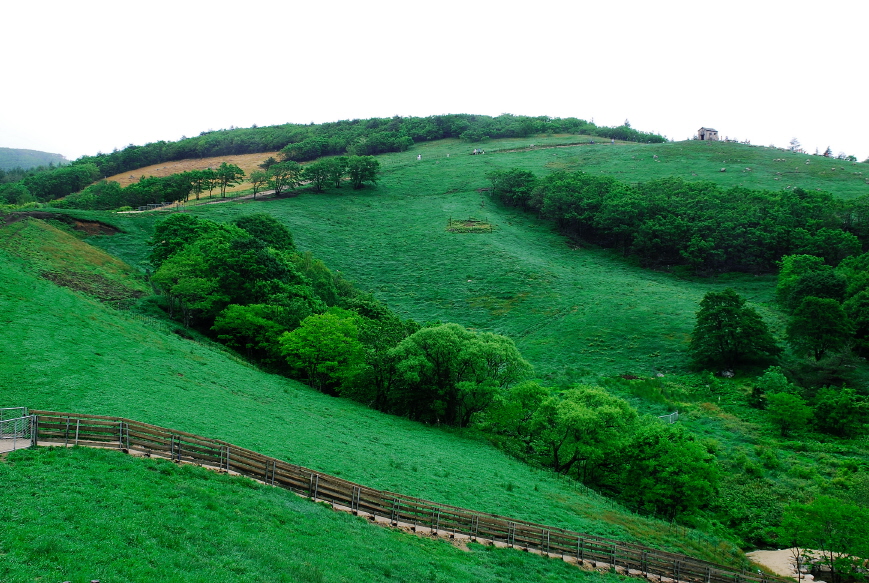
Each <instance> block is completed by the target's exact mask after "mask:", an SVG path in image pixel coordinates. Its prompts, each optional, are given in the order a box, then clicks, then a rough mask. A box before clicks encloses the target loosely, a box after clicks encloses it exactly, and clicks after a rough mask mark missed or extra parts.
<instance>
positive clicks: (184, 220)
mask: <svg viewBox="0 0 869 583" xmlns="http://www.w3.org/2000/svg"><path fill="white" fill-rule="evenodd" d="M220 231H222V232H225V233H226V234H228V235H229V234H231V233H232V229H231V227H228V226H226V225H222V224H220V223H216V222H214V221H210V220H208V219H200V218H199V217H196V216H193V215H188V214H186V213H176V214H170V215H169V216H168V217H166V218H165V219H163V220H162V221H160V222H158V223H157V224H156V225H154V234H153V235H151V238H150V240H149V241H148V243H149V245H150V246H151V255H150V260H151V263H152V264H154V266H156V267H159V266H160V265H161V264H162V263H163V261H165V260H166V259H167V258H168V257H169V256H170V255H172V254H173V253H176V252H178V251H180V250H181V249H183V248H184V247H185V246H187V245H189V244H191V243H193V242H194V241H196V240H197V239H199V238H202V237H205V236H206V235H213V234H215V233H217V232H220ZM236 233H240V232H239V231H236Z"/></svg>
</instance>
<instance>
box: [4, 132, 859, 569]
mask: <svg viewBox="0 0 869 583" xmlns="http://www.w3.org/2000/svg"><path fill="white" fill-rule="evenodd" d="M571 142H573V143H571ZM531 144H534V147H533V148H532V147H531ZM484 148H485V149H486V154H485V155H482V156H469V155H467V154H468V152H469V150H470V149H472V148H469V147H468V144H466V143H462V142H459V141H458V140H443V141H439V142H432V143H426V144H422V145H417V146H414V148H413V150H412V151H409V152H403V153H396V154H387V155H384V156H381V157H380V158H379V159H380V161H381V164H382V166H383V173H382V177H381V180H380V181H379V183H378V185H377V186H376V187H375V188H368V189H364V190H362V191H352V190H350V189H349V188H343V189H340V190H335V189H333V190H329V191H327V192H325V193H321V194H315V193H312V192H308V191H303V192H301V194H300V195H299V196H297V197H293V198H282V199H265V200H260V201H255V202H254V201H249V200H238V201H233V202H229V203H225V204H208V205H201V206H193V205H189V206H188V207H187V209H186V211H187V212H191V213H194V214H196V215H198V216H202V217H206V218H210V219H213V220H218V221H229V220H232V219H234V218H236V217H238V216H240V215H242V214H250V213H254V212H267V213H269V214H271V215H273V216H274V217H276V218H277V219H278V220H280V221H281V222H282V223H283V224H285V225H287V226H288V227H289V228H290V230H291V231H292V233H293V235H294V238H295V240H296V244H297V246H298V247H299V248H300V249H301V250H310V251H312V252H313V253H314V255H315V256H316V257H318V258H320V259H322V260H323V261H324V262H325V263H326V265H328V266H329V267H330V268H331V269H334V270H340V272H341V273H342V275H344V276H345V277H347V278H349V279H351V280H353V281H355V283H356V284H357V286H358V287H359V288H361V289H363V290H367V291H371V292H372V293H373V294H374V295H375V296H376V297H378V298H379V299H381V300H383V301H385V302H386V303H387V304H388V305H389V306H390V307H391V308H392V309H394V310H395V311H397V312H398V313H400V314H401V315H402V316H405V317H412V318H414V319H416V320H418V321H420V322H428V321H436V320H440V321H450V322H457V323H460V324H463V325H465V326H467V327H469V328H472V329H476V330H484V331H492V332H497V333H501V334H506V335H508V336H510V337H511V338H513V339H514V340H515V341H516V343H517V346H518V347H519V348H520V350H521V351H522V353H523V355H524V356H525V358H527V359H528V360H529V361H531V362H532V364H534V366H535V374H536V376H537V377H539V378H541V379H543V380H544V381H545V382H547V383H548V384H551V385H555V386H558V385H559V384H562V383H570V382H576V381H579V380H586V381H592V382H601V383H605V384H607V386H608V388H609V389H610V390H611V391H612V392H614V393H616V394H618V395H620V396H623V397H625V398H628V399H629V400H630V401H631V403H632V404H634V405H635V406H636V407H637V408H638V409H639V410H640V411H641V412H647V413H653V414H663V413H669V412H670V411H672V410H674V409H676V408H678V409H679V410H680V411H681V412H682V416H681V417H680V423H683V424H684V425H685V426H686V427H688V428H690V429H691V430H692V431H693V432H695V433H696V434H698V435H699V436H701V437H703V438H705V439H706V440H707V441H706V443H708V444H709V447H710V448H713V449H717V451H718V455H719V459H720V460H721V463H722V466H723V468H724V469H725V472H724V473H726V474H727V475H726V477H725V480H724V484H723V490H722V494H721V499H720V501H719V502H720V505H721V508H725V507H727V506H728V505H729V507H730V509H733V508H737V507H738V508H737V510H738V512H743V511H744V512H745V514H738V512H737V510H734V511H733V512H730V509H725V510H721V512H722V514H721V515H720V516H718V518H719V519H721V520H722V521H726V520H732V521H734V523H735V522H738V521H741V522H743V523H745V524H746V525H749V524H750V525H751V528H753V529H755V530H762V529H765V528H767V527H768V525H769V524H773V523H774V521H775V520H777V516H780V513H781V508H782V505H783V504H786V503H787V501H788V500H789V499H791V498H793V497H800V496H806V495H808V494H809V493H812V492H819V491H825V490H824V489H825V488H829V487H832V486H831V484H832V483H833V482H832V480H833V479H834V478H836V477H837V476H840V475H841V471H842V469H841V468H842V467H844V465H845V464H846V462H848V460H852V461H853V460H858V462H859V463H860V464H863V463H864V462H866V461H867V460H866V455H865V451H864V449H863V448H862V446H861V445H860V443H859V442H858V441H853V442H850V441H844V440H843V441H836V440H830V439H827V438H825V437H823V436H820V435H817V434H809V435H807V436H806V437H805V439H795V440H786V439H782V438H781V437H780V436H777V435H776V433H775V431H774V429H773V428H772V426H771V425H770V423H769V422H768V420H767V419H766V417H765V414H764V413H763V412H760V411H758V410H756V409H750V408H748V407H747V405H746V402H745V391H746V390H747V386H748V384H750V383H751V379H750V378H748V379H745V378H743V379H740V378H737V379H735V380H733V381H724V380H720V379H719V380H715V379H712V380H710V378H711V377H705V376H701V375H694V374H691V373H689V369H688V359H687V352H686V348H687V342H688V339H689V334H690V332H691V330H692V327H693V325H694V314H695V312H696V311H697V309H698V305H699V302H700V299H701V298H702V297H703V296H704V294H706V293H707V292H708V291H712V290H715V291H720V290H722V289H724V288H727V287H733V288H734V289H736V290H737V291H738V292H739V293H740V294H741V295H742V296H743V297H745V298H747V299H748V301H749V302H750V303H751V305H753V306H754V307H755V308H756V309H758V311H759V312H760V313H761V314H762V316H763V317H764V319H765V320H766V321H767V322H769V323H770V325H771V328H772V330H773V332H774V333H775V334H777V335H779V336H781V334H782V332H783V328H784V315H783V314H782V313H781V312H780V311H779V309H778V307H777V305H776V304H775V303H774V302H773V295H774V287H775V278H774V276H772V275H767V276H749V275H739V274H730V275H721V276H718V277H716V278H698V277H689V276H685V275H684V274H681V273H680V272H674V273H668V272H660V271H650V270H645V269H641V268H640V267H638V266H636V265H635V264H634V263H632V262H631V261H630V260H627V259H625V258H623V257H621V256H620V255H618V254H615V253H612V252H610V251H606V250H601V249H597V248H594V247H590V246H586V245H582V244H581V243H577V242H575V241H571V240H568V239H567V238H565V237H563V236H562V235H560V234H559V233H558V232H556V230H555V229H554V227H553V225H552V224H551V223H549V222H546V221H543V220H539V219H538V218H536V217H534V216H532V215H530V214H527V213H523V212H520V211H518V210H515V209H507V208H503V207H500V206H498V205H496V204H495V203H493V202H492V201H491V200H490V199H489V198H488V196H487V195H486V192H485V190H484V189H487V188H488V187H489V186H490V183H489V182H488V181H487V180H486V179H485V174H486V172H488V171H490V170H498V169H509V168H513V167H519V168H523V169H528V170H532V171H534V172H535V173H537V174H540V175H543V174H546V173H547V172H549V171H552V170H556V169H568V170H576V169H582V170H585V171H587V172H596V173H600V174H602V175H611V176H616V177H617V178H619V179H620V180H623V181H626V182H637V181H643V180H648V179H650V178H655V177H663V176H681V177H683V178H685V179H687V180H712V181H715V182H716V183H718V184H722V185H724V186H735V185H740V184H741V185H743V186H746V187H749V188H758V189H761V188H765V189H774V188H786V187H801V188H806V189H823V190H827V191H830V192H833V193H834V194H835V195H836V196H838V197H841V198H848V199H849V198H855V197H858V196H861V195H863V194H867V193H869V186H867V184H866V179H865V178H864V177H863V176H862V174H860V173H861V172H863V170H864V168H865V167H866V165H865V164H851V163H845V162H841V161H833V160H829V159H825V158H821V157H813V156H804V155H800V156H797V155H795V154H791V153H786V152H782V151H779V150H774V149H769V148H760V147H751V146H745V145H740V144H728V143H717V144H713V143H703V142H680V143H669V144H647V145H637V144H610V143H597V144H593V145H592V144H589V143H587V141H586V139H585V138H577V137H576V136H572V137H571V136H557V135H556V136H544V137H536V138H529V139H523V140H518V139H514V140H495V141H492V142H489V143H487V144H485V145H484ZM418 155H419V156H421V160H417V156H418ZM805 160H809V164H805ZM834 167H835V170H834V169H833V168H834ZM721 168H726V171H725V172H721ZM789 169H790V170H789ZM779 173H780V174H779ZM777 178H778V180H776V179H777ZM72 214H73V215H74V216H76V217H80V218H82V219H91V220H99V221H103V222H106V223H109V224H111V225H114V226H115V227H117V228H119V229H120V231H121V232H120V233H118V234H116V235H112V236H95V237H90V238H88V239H87V242H88V243H91V244H93V245H95V246H97V247H99V248H101V249H103V250H105V251H107V252H108V253H110V254H112V255H114V256H116V257H118V258H120V259H123V260H124V261H126V262H127V263H129V264H130V265H133V266H136V267H138V268H140V269H141V270H142V271H145V270H147V269H148V265H147V261H146V257H147V253H148V249H147V246H146V241H147V239H148V237H149V236H150V234H151V232H152V228H153V224H154V222H155V221H156V220H158V219H159V217H160V214H159V213H143V214H115V213H101V212H74V213H72ZM472 217H473V218H477V219H481V220H484V221H486V222H488V223H490V224H491V225H493V227H494V228H493V230H492V232H490V233H456V232H449V231H447V226H448V223H449V221H450V220H451V219H452V220H462V219H468V218H472ZM57 227H58V226H57V225H54V226H51V225H47V224H45V223H43V222H40V221H29V222H20V223H14V224H11V225H8V226H6V227H5V228H3V229H2V230H0V289H3V290H4V293H3V295H0V304H2V305H0V314H3V315H2V316H0V319H2V320H3V321H4V324H5V326H6V327H5V332H4V343H3V345H2V346H0V350H2V353H0V357H2V360H0V401H2V402H3V403H6V404H8V405H18V404H22V405H28V406H31V407H34V408H43V409H55V410H74V411H80V412H85V413H95V414H100V413H102V414H110V415H120V416H126V417H131V418H135V419H139V420H142V421H146V422H153V423H157V424H161V425H165V426H171V427H177V428H179V429H184V430H187V431H191V432H194V433H199V434H204V435H208V436H212V437H217V438H222V439H226V440H228V441H232V442H234V443H237V444H239V445H242V446H245V447H249V448H251V449H255V450H258V451H261V452H263V453H265V454H267V455H273V456H276V457H279V458H282V459H286V460H288V461H291V462H293V463H298V464H301V465H305V466H308V467H311V468H314V469H318V470H321V471H324V472H329V473H332V474H335V475H339V476H341V477H344V478H347V479H350V480H354V481H358V482H361V483H365V484H369V485H372V486H374V487H378V488H383V489H392V490H397V491H401V492H404V493H407V494H410V495H415V496H419V497H423V498H428V499H432V500H438V501H442V502H445V503H451V504H456V505H460V506H466V507H471V508H477V509H480V510H487V511H492V512H498V513H501V514H507V515H515V516H517V517H522V518H527V519H531V520H538V521H541V522H547V523H551V524H557V525H561V526H566V527H569V528H573V529H577V530H584V531H588V532H593V533H597V534H602V535H606V536H611V537H615V538H621V539H625V540H635V541H640V542H643V543H644V544H650V545H655V546H661V547H663V548H668V549H674V550H681V551H683V552H688V553H690V554H695V555H697V556H700V557H704V558H713V559H714V560H717V561H719V562H721V561H728V562H732V561H735V560H738V558H737V557H738V555H737V554H736V553H735V552H734V549H733V547H732V546H730V545H728V544H723V543H720V542H718V541H717V540H715V539H712V538H705V537H704V536H703V535H696V534H695V535H694V538H690V537H689V538H687V539H686V538H685V537H684V536H683V535H682V534H681V533H679V532H677V531H672V530H670V529H668V528H667V527H666V525H664V524H663V523H661V522H659V521H654V520H647V519H641V518H638V517H636V516H633V515H630V514H628V513H625V512H623V511H622V510H620V509H619V508H618V507H615V506H613V505H612V504H611V503H608V502H607V501H606V500H605V499H601V498H599V497H596V496H593V495H591V496H587V495H583V494H580V493H579V492H578V491H577V490H575V489H574V488H573V487H572V486H571V484H570V483H569V482H566V481H563V480H560V479H557V478H556V477H554V476H553V475H552V474H551V473H549V472H541V471H537V470H534V469H533V468H530V467H529V466H527V465H524V464H522V463H520V462H518V461H516V460H514V459H512V458H510V457H508V456H506V455H505V454H503V453H502V452H500V451H498V450H497V449H495V448H493V447H491V446H489V445H488V444H486V443H485V442H484V441H482V440H481V439H477V438H476V437H475V436H474V434H473V432H457V431H453V430H446V429H442V428H435V427H428V426H422V425H419V424H416V423H412V422H409V421H407V420H404V419H400V418H396V417H390V416H386V415H382V414H380V413H376V412H374V411H372V410H370V409H367V408H365V407H363V406H361V405H358V404H355V403H352V402H348V401H345V400H341V399H335V398H331V397H327V396H324V395H322V394H320V393H316V392H314V391H312V390H311V389H308V388H307V387H304V386H303V385H301V384H299V383H295V382H293V381H289V380H286V379H284V378H281V377H278V376H275V375H269V374H265V373H263V372H262V371H260V370H258V369H256V368H255V367H253V366H251V365H249V364H247V363H246V362H244V361H243V360H241V359H239V358H238V357H236V356H234V355H232V354H230V353H229V352H228V351H226V350H225V349H222V348H221V347H219V346H217V345H215V344H213V343H211V342H209V341H207V340H206V339H204V338H202V337H199V336H196V335H194V336H195V337H196V338H197V340H196V341H193V340H190V339H189V338H185V336H189V335H190V334H189V333H188V332H186V331H183V330H180V329H179V327H178V325H177V324H173V323H170V322H167V321H165V320H163V319H160V317H161V316H160V314H159V311H156V308H155V307H154V306H155V303H154V302H152V301H150V300H145V301H144V302H142V303H140V304H139V306H138V307H137V308H136V309H137V310H138V311H144V312H148V313H150V314H152V315H157V316H158V318H157V319H147V320H145V321H142V319H141V318H140V317H138V316H137V312H128V311H119V310H114V309H110V308H108V307H107V305H106V304H101V303H99V302H98V301H96V300H95V299H93V297H91V295H82V294H81V293H79V292H81V291H84V292H89V293H91V294H92V293H93V290H89V289H85V288H83V287H82V286H81V285H71V286H68V287H67V289H63V288H60V287H57V286H56V285H54V284H53V283H51V281H50V278H48V279H47V278H46V277H45V273H46V272H51V271H52V270H54V271H56V270H57V268H58V267H63V268H64V269H67V270H70V271H73V272H76V273H87V272H89V271H90V272H94V271H96V273H98V274H99V275H100V276H101V277H103V278H104V280H103V279H100V281H103V282H104V281H110V282H115V283H114V284H112V285H108V287H109V288H110V289H115V287H116V286H117V285H118V284H119V283H120V284H123V285H122V287H124V288H125V289H127V290H140V291H144V290H143V288H142V287H141V286H142V282H141V280H140V279H139V276H138V275H137V274H135V273H133V272H130V271H124V270H123V269H121V268H118V270H116V271H115V272H113V273H109V271H110V269H109V267H105V268H103V267H98V268H94V267H93V265H95V264H100V262H102V265H106V266H109V265H110V264H111V261H110V258H109V256H108V255H100V254H99V253H98V252H97V251H95V250H93V249H92V248H90V249H88V248H86V247H81V245H83V243H82V242H81V241H79V240H78V238H77V237H75V236H73V235H71V234H70V233H68V232H66V231H64V230H63V229H62V228H57ZM33 248H39V249H41V252H40V254H38V255H32V254H30V253H28V250H29V249H33ZM69 250H74V252H73V251H69ZM51 266H54V267H51ZM71 289H79V292H75V291H70V290H71ZM131 293H132V292H131ZM103 299H104V300H106V299H108V298H107V297H103ZM176 331H177V332H178V333H175V332H176ZM619 376H625V377H629V378H630V377H633V376H638V377H641V378H640V379H639V380H637V381H636V382H633V381H627V380H623V379H620V378H618V377H619ZM770 452H772V453H770ZM848 463H850V462H848ZM843 479H844V478H843ZM740 505H741V506H740ZM197 512H198V511H197ZM728 512H730V514H727V513H728ZM708 518H709V520H708V521H707V522H703V521H702V520H701V521H700V523H699V524H700V526H702V527H703V528H705V529H707V530H713V531H714V530H717V531H718V532H727V528H733V529H734V530H733V531H732V532H730V533H728V534H732V533H733V532H738V536H740V537H742V536H746V537H751V536H754V534H745V533H743V532H740V531H738V529H737V528H736V527H735V526H733V524H731V525H730V526H728V527H721V526H720V525H716V524H714V523H713V522H712V521H713V519H714V516H712V515H710V516H709V517H708ZM758 525H760V526H758ZM747 528H748V527H747Z"/></svg>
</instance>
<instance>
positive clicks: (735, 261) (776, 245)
mask: <svg viewBox="0 0 869 583" xmlns="http://www.w3.org/2000/svg"><path fill="white" fill-rule="evenodd" d="M486 177H487V178H488V179H489V180H491V182H492V189H491V194H492V196H493V197H494V198H496V199H497V200H499V201H500V202H502V203H503V204H505V205H508V206H515V207H520V208H523V209H526V210H529V211H534V212H537V213H538V214H540V216H542V217H545V218H548V219H551V220H553V221H555V222H556V223H557V224H558V225H559V226H560V227H561V228H562V229H564V230H565V231H566V232H568V233H569V234H571V235H573V236H576V237H578V238H581V239H583V240H586V241H590V242H593V243H596V244H599V245H602V246H605V247H611V248H616V249H619V250H620V251H621V252H622V253H623V254H625V255H627V254H632V255H634V256H636V257H638V258H639V260H640V261H641V262H642V264H643V265H645V266H653V267H654V266H666V265H685V266H688V267H690V268H691V269H693V270H694V271H695V272H698V273H711V272H721V271H747V272H765V271H771V270H773V269H775V268H776V266H777V262H778V261H779V260H780V259H781V257H782V256H784V255H790V254H797V253H808V254H812V255H817V256H819V257H822V258H823V260H824V261H825V262H826V263H827V264H830V265H836V264H838V263H839V262H840V261H841V260H842V259H844V258H845V257H848V256H851V255H854V254H858V253H860V252H861V251H862V250H863V246H864V244H865V243H866V242H867V241H869V197H865V196H864V197H861V198H858V199H855V200H849V201H843V200H838V199H835V198H834V197H833V196H832V195H831V194H829V193H825V192H819V191H814V192H809V191H805V190H802V189H799V188H795V189H793V190H783V191H781V192H771V191H757V190H749V189H746V188H741V187H734V188H730V189H722V188H721V187H719V186H717V185H716V184H714V183H712V182H694V183H691V182H686V181H684V180H682V179H680V178H663V179H660V180H652V181H649V182H644V183H640V184H637V185H629V184H625V183H623V182H620V181H618V180H616V179H614V178H611V177H606V176H595V175H591V174H586V173H585V172H581V171H580V172H566V171H559V172H553V173H552V174H550V175H548V176H546V177H543V178H540V177H537V176H535V175H534V174H533V173H532V172H529V171H526V170H520V169H512V170H502V171H494V172H490V173H489V174H487V175H486Z"/></svg>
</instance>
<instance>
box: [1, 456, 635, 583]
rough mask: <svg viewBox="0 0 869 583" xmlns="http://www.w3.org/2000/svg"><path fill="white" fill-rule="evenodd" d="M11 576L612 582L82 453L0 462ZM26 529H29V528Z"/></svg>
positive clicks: (204, 477)
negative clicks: (17, 526)
mask: <svg viewBox="0 0 869 583" xmlns="http://www.w3.org/2000/svg"><path fill="white" fill-rule="evenodd" d="M0 481H2V483H3V484H4V487H3V506H4V510H5V513H6V519H7V521H8V520H9V519H11V524H12V525H16V524H18V525H22V527H21V528H9V524H10V523H9V522H7V527H6V528H3V529H0V554H2V556H3V561H0V580H3V581H38V580H50V581H55V580H56V581H60V580H65V581H74V582H75V583H80V582H85V581H91V580H94V579H99V580H102V581H113V582H126V581H177V582H182V581H184V582H187V581H209V582H214V583H216V582H222V581H286V582H305V583H319V582H324V581H329V582H333V581H334V582H339V581H348V582H349V581H431V582H459V581H468V582H472V581H505V582H506V581H516V582H523V581H528V582H537V581H551V582H556V581H586V580H594V581H605V580H606V581H617V580H624V579H623V578H622V577H619V576H616V575H609V574H606V575H603V574H599V573H590V572H587V571H582V570H580V569H578V568H577V567H575V566H571V565H568V564H567V563H565V562H563V561H560V560H553V559H545V558H543V557H540V556H537V555H534V554H532V553H520V552H516V551H513V550H510V549H495V548H492V547H485V546H483V545H479V544H474V543H471V544H470V545H469V546H468V547H465V548H464V549H460V548H457V547H456V546H453V545H451V544H449V543H447V542H444V541H435V540H431V539H428V538H425V537H421V536H420V537H417V536H413V535H410V534H405V533H402V532H398V531H395V530H391V529H386V528H383V527H380V526H375V525H372V524H369V523H368V522H367V521H366V520H365V519H363V518H357V517H354V516H352V515H350V514H344V513H339V512H334V511H332V510H330V509H328V508H326V507H325V506H323V505H317V504H313V503H311V502H308V501H306V500H304V499H302V498H299V497H297V496H295V495H293V494H291V493H289V492H286V491H284V490H280V489H276V488H271V487H268V486H264V485H261V484H258V483H256V482H253V481H252V480H248V479H245V478H232V477H228V476H226V475H221V474H217V473H214V472H211V471H208V470H204V469H200V468H196V467H193V466H176V465H174V464H172V463H171V462H168V461H164V460H148V459H136V458H132V457H128V456H124V455H123V454H121V453H118V452H111V451H102V450H88V449H84V448H72V449H63V448H43V449H39V450H33V451H28V450H24V451H19V452H14V453H12V454H10V455H9V457H8V459H6V460H2V459H0ZM25 526H26V527H25Z"/></svg>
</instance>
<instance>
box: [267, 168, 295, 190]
mask: <svg viewBox="0 0 869 583" xmlns="http://www.w3.org/2000/svg"><path fill="white" fill-rule="evenodd" d="M301 173H302V167H301V166H300V165H299V163H298V162H280V163H279V164H274V165H273V166H272V167H271V168H269V187H270V188H271V189H272V190H274V191H275V194H276V195H277V194H281V193H282V192H283V191H284V190H285V189H290V190H292V189H293V188H295V187H296V186H297V185H298V184H299V177H300V176H301Z"/></svg>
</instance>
